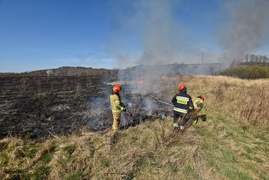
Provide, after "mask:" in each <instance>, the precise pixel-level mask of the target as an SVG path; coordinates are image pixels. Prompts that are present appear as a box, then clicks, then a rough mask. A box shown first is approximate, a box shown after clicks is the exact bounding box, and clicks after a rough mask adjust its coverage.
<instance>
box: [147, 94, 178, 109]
mask: <svg viewBox="0 0 269 180" xmlns="http://www.w3.org/2000/svg"><path fill="white" fill-rule="evenodd" d="M150 97H151V98H152V99H154V100H156V101H158V102H160V103H162V104H166V105H168V106H171V107H174V105H173V104H170V103H167V102H165V101H162V100H160V99H157V98H156V97H154V96H150Z"/></svg>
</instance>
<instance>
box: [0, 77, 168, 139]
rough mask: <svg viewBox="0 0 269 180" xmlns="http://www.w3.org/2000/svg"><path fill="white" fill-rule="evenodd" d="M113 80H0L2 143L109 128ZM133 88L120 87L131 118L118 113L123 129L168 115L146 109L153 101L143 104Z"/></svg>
mask: <svg viewBox="0 0 269 180" xmlns="http://www.w3.org/2000/svg"><path fill="white" fill-rule="evenodd" d="M112 79H113V78H110V77H104V76H98V75H87V76H53V77H47V76H25V77H16V76H13V77H0V129H1V131H0V139H3V138H5V137H7V136H18V137H22V138H25V139H35V140H44V139H48V138H50V137H52V136H55V135H57V136H62V135H69V134H77V133H78V132H79V130H80V129H81V127H82V126H86V127H87V129H88V130H90V131H102V130H104V129H107V128H111V126H112V121H113V117H112V113H111V108H110V100H109V96H110V94H111V90H112V86H111V85H108V83H109V82H111V81H112ZM114 80H115V79H114ZM132 88H135V86H133V87H131V86H125V87H124V86H123V89H124V91H123V92H122V101H123V102H124V101H125V102H128V103H126V106H127V109H128V110H129V113H122V121H121V125H120V128H121V129H124V128H128V127H130V126H136V125H137V124H139V123H142V122H144V121H146V120H150V121H154V119H155V118H162V117H164V116H167V113H165V112H163V108H164V107H162V106H158V108H160V109H162V110H158V108H156V110H155V111H154V112H152V110H151V109H148V110H146V109H147V108H144V107H146V106H148V105H147V104H148V103H149V102H150V103H152V104H154V103H155V104H156V102H151V101H154V100H149V101H147V103H146V101H144V99H145V95H143V96H141V94H133V93H131V89H132ZM128 104H129V106H128ZM149 111H150V112H149Z"/></svg>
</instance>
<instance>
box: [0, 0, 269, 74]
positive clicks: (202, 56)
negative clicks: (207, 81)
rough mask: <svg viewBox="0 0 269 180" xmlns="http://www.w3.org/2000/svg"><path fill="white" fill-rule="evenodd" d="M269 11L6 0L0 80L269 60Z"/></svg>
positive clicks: (229, 4)
mask: <svg viewBox="0 0 269 180" xmlns="http://www.w3.org/2000/svg"><path fill="white" fill-rule="evenodd" d="M268 9H269V2H268V1H267V0H257V1H251V0H239V1H237V0H228V1H225V0H218V1H214V0H205V1H199V0H191V1H186V0H168V1H162V0H145V1H143V0H138V1H123V0H117V1H109V0H102V1H99V0H91V1H75V0H60V1H57V2H55V1H53V0H48V1H41V0H13V1H8V0H0V24H1V26H0V72H1V73H22V72H31V71H37V70H42V69H56V68H59V67H64V66H73V67H74V66H81V67H92V68H103V69H115V68H116V69H124V68H128V67H133V66H138V65H147V64H149V65H156V64H157V65H158V64H163V63H185V64H188V63H201V62H203V63H225V64H230V63H231V62H232V61H233V60H234V59H239V58H241V57H242V56H244V55H245V54H247V53H252V54H257V55H265V56H267V57H268V56H269V37H268V36H267V35H268V34H269V21H268V19H269V11H268ZM250 10H251V11H250Z"/></svg>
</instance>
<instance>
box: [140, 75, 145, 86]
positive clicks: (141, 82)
mask: <svg viewBox="0 0 269 180" xmlns="http://www.w3.org/2000/svg"><path fill="white" fill-rule="evenodd" d="M139 84H144V81H143V77H142V76H141V77H140V81H139Z"/></svg>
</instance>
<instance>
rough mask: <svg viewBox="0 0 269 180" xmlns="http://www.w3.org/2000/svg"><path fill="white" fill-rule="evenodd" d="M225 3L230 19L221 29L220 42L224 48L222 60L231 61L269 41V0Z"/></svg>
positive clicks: (244, 0) (241, 0)
mask: <svg viewBox="0 0 269 180" xmlns="http://www.w3.org/2000/svg"><path fill="white" fill-rule="evenodd" d="M225 5H226V6H225V11H226V12H227V13H228V15H229V16H227V17H228V18H229V19H227V22H225V23H224V24H223V25H222V30H221V31H220V36H219V44H220V45H221V47H222V49H223V54H222V56H221V57H220V60H222V61H223V62H228V63H229V62H231V61H232V60H234V59H240V58H241V57H243V56H244V55H245V54H247V53H252V52H253V51H255V50H256V49H257V48H260V47H261V46H262V45H264V44H265V43H266V40H267V41H268V37H266V36H267V35H268V33H269V28H268V27H269V11H268V9H269V1H268V0H255V1H254V0H239V1H229V2H228V3H227V4H225ZM266 38H267V39H266Z"/></svg>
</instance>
